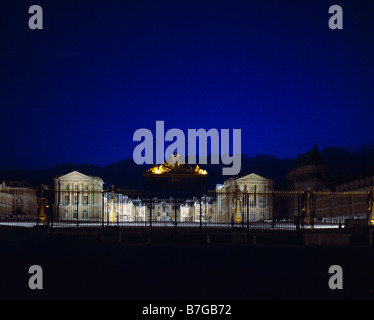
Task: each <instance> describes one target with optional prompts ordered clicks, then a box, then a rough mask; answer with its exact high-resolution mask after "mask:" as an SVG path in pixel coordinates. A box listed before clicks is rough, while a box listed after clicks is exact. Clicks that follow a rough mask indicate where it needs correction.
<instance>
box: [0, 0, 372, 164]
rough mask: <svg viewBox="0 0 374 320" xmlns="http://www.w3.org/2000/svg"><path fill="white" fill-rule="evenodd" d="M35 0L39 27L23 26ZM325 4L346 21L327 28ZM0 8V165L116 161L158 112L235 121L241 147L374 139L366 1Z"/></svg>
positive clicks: (72, 1)
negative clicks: (336, 8) (338, 27)
mask: <svg viewBox="0 0 374 320" xmlns="http://www.w3.org/2000/svg"><path fill="white" fill-rule="evenodd" d="M33 4H38V5H40V6H41V7H42V8H43V18H44V26H43V27H44V29H43V30H30V29H29V28H28V19H29V17H30V16H31V15H30V14H28V8H29V6H30V5H33ZM333 4H339V5H341V6H342V8H343V14H344V25H343V26H344V29H343V30H330V29H329V28H328V19H329V17H330V15H329V14H328V9H329V7H330V6H331V5H333ZM0 12H1V13H0V17H1V21H0V43H1V52H0V55H1V60H0V107H1V132H2V135H1V137H2V139H1V145H2V147H1V156H0V165H7V166H13V167H33V166H40V167H44V166H51V165H53V164H57V163H64V162H76V163H89V164H97V165H105V164H109V163H112V162H117V161H119V160H121V159H124V158H127V157H132V152H133V149H134V147H135V146H136V145H137V143H135V142H133V141H132V136H133V133H134V131H135V130H136V129H138V128H148V129H150V130H151V131H153V132H155V122H156V120H164V121H165V129H166V130H167V129H170V128H180V129H182V130H187V129H189V128H191V129H199V128H204V129H206V130H208V129H210V128H217V129H242V152H244V153H246V154H248V155H249V156H252V155H255V154H258V153H267V154H275V155H277V156H278V157H295V156H297V155H298V154H299V153H304V152H306V151H308V150H309V149H311V148H312V147H313V145H314V144H315V143H317V144H318V146H319V147H320V148H324V147H326V146H330V145H331V146H343V147H352V146H360V145H367V144H372V143H374V126H373V119H374V111H373V105H374V90H373V84H374V78H373V77H374V22H373V21H374V19H373V16H374V2H373V1H370V0H366V1H363V0H362V1H339V2H335V1H332V2H330V1H311V0H308V1H300V0H299V1H256V2H255V1H236V0H234V1H229V0H225V1H219V0H215V1H204V0H200V1H193V0H188V1H187V0H172V1H159V0H153V1H142V0H132V1H119V0H118V1H102V0H92V1H88V0H87V1H76V0H69V1H60V0H58V1H57V0H56V1H32V2H31V1H8V3H7V4H1V5H0ZM166 146H167V145H166Z"/></svg>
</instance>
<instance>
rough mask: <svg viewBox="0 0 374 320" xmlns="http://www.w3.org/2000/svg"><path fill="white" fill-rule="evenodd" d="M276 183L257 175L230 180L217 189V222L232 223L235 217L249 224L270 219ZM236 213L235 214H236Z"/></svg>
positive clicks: (252, 174)
mask: <svg viewBox="0 0 374 320" xmlns="http://www.w3.org/2000/svg"><path fill="white" fill-rule="evenodd" d="M273 186H274V182H273V180H271V179H267V178H264V177H261V176H259V175H257V174H255V173H251V174H249V175H246V176H243V177H240V178H236V179H235V178H230V179H228V180H227V181H226V182H225V183H224V184H223V185H217V187H216V195H217V200H216V206H217V209H216V217H215V221H218V222H230V221H231V220H232V219H233V218H234V216H235V215H238V214H240V216H239V217H237V219H239V218H240V220H241V221H246V220H247V215H246V211H247V210H249V212H248V220H249V222H256V221H263V220H267V219H270V216H271V213H272V208H273V203H272V197H271V196H270V195H271V192H272V191H273ZM234 211H235V212H234Z"/></svg>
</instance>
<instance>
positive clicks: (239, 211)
mask: <svg viewBox="0 0 374 320" xmlns="http://www.w3.org/2000/svg"><path fill="white" fill-rule="evenodd" d="M36 196H37V203H38V208H37V210H36V211H37V214H36V215H25V214H22V213H21V214H11V215H9V214H8V215H4V214H2V215H0V225H9V226H23V227H32V226H35V225H43V224H44V225H48V226H49V227H50V228H86V227H94V228H104V227H106V226H119V227H127V228H174V229H179V230H188V229H197V228H200V229H209V228H215V229H231V228H237V227H240V228H246V229H248V230H290V231H296V230H300V229H302V228H311V229H312V228H313V229H320V228H325V229H328V228H346V227H350V226H352V225H355V226H368V225H370V224H371V222H370V221H371V220H372V219H373V218H374V217H372V205H371V203H372V202H370V201H372V197H373V196H372V191H371V192H370V191H363V192H318V191H317V192H313V191H311V190H306V191H275V190H273V191H264V192H238V191H235V192H219V191H218V192H209V193H208V194H207V195H203V196H201V197H195V198H189V199H182V198H173V197H171V198H167V199H159V198H156V197H154V198H152V199H147V198H145V197H144V193H142V192H135V193H134V192H132V193H130V192H126V191H118V190H117V191H114V190H112V191H110V192H103V191H92V190H49V191H48V192H46V195H45V194H43V195H40V194H38V195H36ZM370 210H371V211H370ZM373 221H374V220H373Z"/></svg>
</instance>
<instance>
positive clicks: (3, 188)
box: [0, 181, 37, 219]
mask: <svg viewBox="0 0 374 320" xmlns="http://www.w3.org/2000/svg"><path fill="white" fill-rule="evenodd" d="M36 204H37V197H36V191H35V189H34V188H33V186H32V185H31V184H29V183H27V182H24V181H3V182H2V184H0V217H3V218H4V217H7V216H18V217H19V218H22V219H35V217H36Z"/></svg>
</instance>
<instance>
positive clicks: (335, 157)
mask: <svg viewBox="0 0 374 320" xmlns="http://www.w3.org/2000/svg"><path fill="white" fill-rule="evenodd" d="M320 155H321V158H322V159H323V160H324V162H325V163H326V164H327V166H328V168H329V172H330V179H331V182H334V183H336V182H339V181H347V180H351V179H355V178H359V177H362V176H365V175H369V174H374V145H370V146H366V147H363V148H361V149H360V150H359V151H356V152H354V151H348V150H346V149H344V148H341V147H327V148H325V149H323V150H321V151H320ZM296 162H297V158H284V159H279V158H277V157H276V156H274V155H257V156H255V157H248V156H247V155H242V166H241V172H240V174H239V175H238V176H241V175H245V174H249V173H251V172H254V173H257V174H259V175H261V176H264V177H266V178H271V179H273V180H274V182H275V187H276V188H282V187H283V186H284V185H285V177H286V174H287V172H288V171H289V170H291V169H292V168H293V167H294V166H295V164H296ZM209 163H210V157H208V164H207V165H201V167H202V168H203V169H206V170H207V171H208V181H207V182H208V189H214V188H215V185H216V184H218V183H223V182H224V181H225V180H227V179H228V178H229V176H222V167H223V166H225V165H222V164H219V165H212V164H209ZM150 167H151V165H137V164H135V163H134V161H133V160H132V159H125V160H121V161H119V162H116V163H112V164H109V165H107V166H103V167H100V166H96V165H92V164H91V165H89V164H80V165H79V164H74V163H66V164H60V165H55V166H53V167H51V168H45V169H39V168H35V169H33V170H26V169H16V168H7V167H0V181H2V180H23V181H27V182H30V183H31V184H34V185H38V184H42V183H43V184H46V185H49V186H53V178H54V177H56V176H59V175H64V174H66V173H68V172H71V171H73V170H77V171H79V172H82V173H84V174H87V175H95V176H99V177H101V178H102V179H103V180H104V182H105V187H106V188H109V187H110V185H112V184H114V185H115V186H116V187H117V188H125V189H143V188H144V177H143V172H144V171H145V170H147V169H148V168H150Z"/></svg>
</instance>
